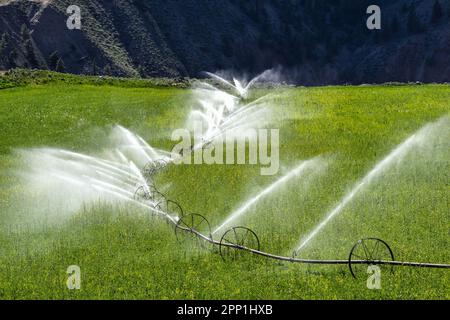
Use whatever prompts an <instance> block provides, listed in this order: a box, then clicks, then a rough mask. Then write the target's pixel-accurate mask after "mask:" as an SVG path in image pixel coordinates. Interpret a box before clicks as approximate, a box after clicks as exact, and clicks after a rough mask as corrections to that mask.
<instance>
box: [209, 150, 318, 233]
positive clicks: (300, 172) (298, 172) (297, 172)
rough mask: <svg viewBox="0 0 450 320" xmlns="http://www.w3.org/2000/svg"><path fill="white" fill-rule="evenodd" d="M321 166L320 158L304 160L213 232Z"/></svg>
mask: <svg viewBox="0 0 450 320" xmlns="http://www.w3.org/2000/svg"><path fill="white" fill-rule="evenodd" d="M321 167H323V160H321V159H320V158H314V159H310V160H307V161H303V162H302V163H300V164H299V165H298V166H297V167H295V168H294V169H292V170H290V171H289V172H288V173H287V174H286V175H284V176H283V177H281V178H279V179H278V180H277V181H275V182H274V183H272V184H271V185H269V186H268V187H267V188H265V189H264V190H263V191H261V192H260V193H258V194H257V195H255V196H253V197H251V198H250V199H248V200H247V201H246V202H245V203H244V204H243V205H242V206H241V207H240V208H239V209H237V210H236V211H234V212H232V213H231V214H230V215H229V216H228V217H227V218H226V219H225V221H224V222H223V223H221V224H220V225H219V226H218V227H216V228H215V229H214V231H213V233H212V234H215V233H217V232H218V231H219V230H221V229H223V228H224V227H226V226H227V225H229V224H230V223H231V222H233V221H235V220H236V219H238V218H239V217H241V216H242V215H244V214H245V213H246V212H247V211H248V210H249V209H250V208H251V207H252V206H254V205H255V204H256V203H257V202H258V201H260V200H261V199H262V198H264V197H266V196H269V195H271V194H273V193H274V192H276V191H277V189H279V188H280V187H281V186H282V185H284V184H286V183H288V182H289V181H290V180H293V179H294V178H297V179H298V178H301V177H302V176H304V175H305V174H307V173H308V170H309V169H314V170H316V169H318V168H321Z"/></svg>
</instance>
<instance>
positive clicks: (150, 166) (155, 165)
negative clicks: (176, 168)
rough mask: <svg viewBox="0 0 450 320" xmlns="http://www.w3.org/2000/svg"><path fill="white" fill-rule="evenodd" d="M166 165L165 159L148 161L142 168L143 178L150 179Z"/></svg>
mask: <svg viewBox="0 0 450 320" xmlns="http://www.w3.org/2000/svg"><path fill="white" fill-rule="evenodd" d="M166 166H167V161H165V160H162V159H159V160H155V161H150V162H148V163H147V164H146V165H145V166H144V168H143V169H142V173H143V175H144V177H145V178H147V179H148V180H151V179H152V178H153V176H154V175H156V174H157V173H158V172H159V171H160V170H162V169H164V168H165V167H166Z"/></svg>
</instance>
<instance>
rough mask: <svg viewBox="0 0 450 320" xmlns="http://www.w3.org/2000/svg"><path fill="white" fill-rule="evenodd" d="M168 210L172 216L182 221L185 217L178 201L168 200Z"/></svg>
mask: <svg viewBox="0 0 450 320" xmlns="http://www.w3.org/2000/svg"><path fill="white" fill-rule="evenodd" d="M166 208H167V213H168V214H170V215H176V216H177V217H179V218H180V219H181V218H182V217H183V216H184V212H183V208H182V207H181V206H180V205H179V204H178V202H176V201H173V200H167V203H166Z"/></svg>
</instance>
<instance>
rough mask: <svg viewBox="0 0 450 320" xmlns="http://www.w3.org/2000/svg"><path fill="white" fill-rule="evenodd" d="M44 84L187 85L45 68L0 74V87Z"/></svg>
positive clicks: (168, 81) (141, 86)
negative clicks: (86, 74) (80, 73)
mask: <svg viewBox="0 0 450 320" xmlns="http://www.w3.org/2000/svg"><path fill="white" fill-rule="evenodd" d="M44 84H71V85H76V84H86V85H97V86H100V85H109V86H117V87H122V88H127V87H129V88H154V87H179V88H184V87H187V86H188V85H189V80H188V79H187V78H186V79H185V78H179V79H170V78H151V79H138V78H134V79H130V78H116V77H108V76H78V75H73V74H68V73H59V72H53V71H45V70H29V69H12V70H9V71H7V72H5V73H4V74H2V75H0V89H6V88H13V87H21V86H26V85H44Z"/></svg>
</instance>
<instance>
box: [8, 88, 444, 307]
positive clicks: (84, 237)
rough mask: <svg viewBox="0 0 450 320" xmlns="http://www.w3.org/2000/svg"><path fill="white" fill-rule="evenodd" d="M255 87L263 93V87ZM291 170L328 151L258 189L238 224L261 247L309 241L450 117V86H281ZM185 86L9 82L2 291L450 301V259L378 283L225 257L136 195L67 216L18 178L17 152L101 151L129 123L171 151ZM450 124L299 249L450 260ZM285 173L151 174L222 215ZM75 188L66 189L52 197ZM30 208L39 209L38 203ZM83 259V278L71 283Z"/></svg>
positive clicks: (227, 169) (279, 249) (283, 152)
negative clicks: (404, 148) (406, 144)
mask: <svg viewBox="0 0 450 320" xmlns="http://www.w3.org/2000/svg"><path fill="white" fill-rule="evenodd" d="M263 93H264V92H263V91H261V92H259V93H258V94H260V95H261V94H263ZM272 93H274V95H273V96H272V98H270V99H271V105H272V109H273V110H272V114H273V123H272V124H271V127H272V128H279V129H280V142H281V147H280V163H281V172H280V173H279V176H280V177H281V176H282V175H283V173H285V172H287V171H288V170H289V169H290V168H292V167H294V166H296V165H297V164H298V163H299V162H300V161H302V160H306V159H310V158H313V157H316V156H321V157H322V159H324V161H325V162H326V163H327V166H326V168H325V169H323V170H322V171H321V172H320V173H317V174H316V175H314V176H313V177H312V178H311V179H297V180H296V179H294V180H292V181H290V182H289V183H287V184H286V185H285V186H283V187H281V188H279V189H278V190H276V191H275V192H273V193H272V194H270V196H267V197H265V198H263V199H262V200H261V201H260V202H258V204H257V205H255V206H253V207H252V208H251V210H250V211H249V212H248V213H247V214H246V215H245V216H244V217H243V218H241V219H240V220H239V221H237V222H236V225H244V226H248V227H251V228H252V229H253V230H254V231H255V232H256V233H257V234H258V236H259V238H260V240H261V247H262V249H263V250H264V251H268V252H272V253H276V254H283V255H291V254H292V250H293V249H294V248H295V247H296V246H297V245H298V243H299V241H300V239H301V238H302V237H304V236H305V235H306V234H307V233H308V232H309V231H311V230H312V229H313V228H314V227H315V226H316V225H317V224H318V223H319V222H320V221H321V220H322V219H323V218H324V217H325V215H326V213H327V212H329V210H330V209H332V208H333V207H335V206H336V204H338V203H339V201H340V200H341V199H342V198H343V197H344V196H345V194H346V193H347V192H348V191H349V190H350V189H351V188H352V187H353V186H354V185H355V184H356V183H357V182H358V181H359V180H360V179H361V178H363V177H364V176H365V174H366V173H367V172H368V171H369V170H371V168H373V167H374V166H375V165H376V163H377V162H378V161H380V160H382V159H383V158H384V157H385V156H386V155H387V154H389V153H390V152H391V150H392V149H394V148H395V147H396V146H397V145H399V144H400V143H402V142H403V141H404V140H405V139H407V138H408V137H409V136H410V135H411V134H413V133H414V132H416V131H417V130H419V129H420V128H421V127H422V126H424V125H425V124H427V123H429V122H434V121H437V120H438V119H440V118H442V117H445V116H447V117H448V116H450V86H448V85H412V86H407V85H404V86H360V87H350V86H349V87H318V88H280V89H274V90H272ZM190 94H191V92H190V90H189V89H182V88H165V87H159V88H158V87H154V88H133V87H127V88H124V87H122V86H120V85H113V86H110V85H90V84H64V83H59V82H56V83H50V84H46V85H32V84H26V85H24V86H22V87H16V88H8V89H3V90H0V123H1V131H0V137H1V139H0V243H1V246H0V298H1V299H42V298H44V299H90V298H93V299H366V298H367V299H408V298H414V299H422V298H423V299H431V298H433V299H449V298H450V290H449V289H450V272H449V271H448V270H437V269H435V270H432V269H411V268H396V269H395V270H394V273H391V272H389V270H387V269H386V270H385V269H382V289H381V290H369V289H367V287H366V279H367V277H362V278H360V279H358V280H355V279H353V278H352V277H351V275H350V274H349V272H348V267H347V266H345V265H343V266H317V265H298V264H289V263H281V262H277V261H273V260H267V259H264V258H255V257H254V256H248V255H245V256H242V257H240V258H239V259H237V260H236V261H232V262H224V261H223V260H222V259H221V257H220V255H219V254H217V253H214V252H209V251H207V250H203V249H201V248H199V246H198V245H197V242H196V241H195V240H193V239H189V238H188V239H185V241H184V242H182V243H179V242H177V240H176V237H175V234H174V229H173V227H172V226H169V225H168V224H166V223H165V222H163V221H161V220H159V219H155V218H152V217H151V216H150V215H149V214H148V213H147V212H145V210H143V209H140V208H137V207H136V206H134V205H132V204H125V203H124V204H121V205H112V204H107V203H101V202H97V203H94V204H88V205H87V206H86V207H85V208H84V209H82V210H79V211H78V212H74V213H73V214H72V215H70V216H67V215H66V216H64V217H61V218H60V219H59V218H58V217H57V213H56V215H55V212H53V211H54V210H55V209H54V208H52V203H51V202H50V201H39V200H37V199H35V198H34V195H33V194H30V193H28V192H27V191H26V189H24V188H23V187H22V184H21V180H20V179H19V178H18V175H17V172H20V170H21V168H22V166H23V165H24V164H23V163H21V162H19V161H18V159H17V156H16V153H15V150H16V149H26V148H35V147H58V148H65V149H69V150H73V151H77V152H85V153H89V154H90V153H92V154H95V153H96V152H98V151H99V150H100V149H101V148H102V147H103V143H104V141H105V139H106V137H107V135H108V130H109V129H110V127H111V126H112V125H114V124H121V125H123V126H124V127H127V128H129V129H131V130H133V131H134V132H137V133H138V134H140V135H141V136H142V137H144V138H145V139H146V141H148V142H149V143H150V144H151V145H152V146H156V147H158V148H162V149H166V150H170V149H171V147H172V145H173V142H172V141H170V134H171V132H172V130H174V129H175V128H181V127H183V125H184V123H185V119H186V117H187V115H188V113H189V111H190V110H191V105H190V103H189V100H190ZM449 160H450V128H449V121H448V119H447V121H444V122H442V123H441V125H440V127H439V130H438V134H437V135H436V136H433V137H429V142H428V141H427V142H426V143H425V147H424V149H417V150H412V151H411V152H410V153H408V154H407V155H406V156H405V157H404V159H403V160H402V161H401V162H399V163H396V165H395V166H394V167H392V168H390V169H389V170H386V172H384V173H383V174H382V175H381V176H380V177H377V179H376V180H375V181H372V183H371V184H370V185H369V186H368V188H366V189H364V192H361V193H360V194H358V195H357V197H355V199H354V201H352V202H351V203H350V204H349V205H348V206H347V207H346V208H345V209H344V210H343V211H342V213H340V214H339V215H338V216H336V217H335V219H333V221H332V222H330V223H329V224H328V225H327V226H326V227H325V228H324V229H323V230H322V231H321V233H320V234H318V236H317V237H316V238H315V239H314V240H313V241H311V243H310V245H309V246H308V247H306V248H305V250H304V251H302V253H301V256H302V257H305V258H321V259H335V258H338V259H346V258H347V256H348V253H349V251H350V249H351V247H352V245H353V244H354V243H355V242H356V241H357V240H358V239H360V238H363V237H366V236H372V237H379V238H381V239H383V240H385V241H386V242H388V243H389V244H390V246H391V248H392V249H393V251H394V253H395V254H396V258H397V259H398V260H407V261H423V262H440V263H450V254H449V250H448V248H449V245H450V242H449V229H450V210H449V206H450V204H449V203H450V192H449V191H450V189H449V188H450V162H449ZM277 177H278V176H275V177H274V176H261V175H260V174H259V167H258V166H251V165H213V166H208V165H197V166H194V165H191V166H188V165H184V166H171V167H169V168H168V169H167V170H165V171H163V172H162V173H161V174H160V175H158V177H157V184H158V185H159V186H162V187H164V189H165V194H166V195H167V197H168V198H170V199H174V200H176V201H178V202H179V203H180V204H182V206H183V208H185V210H187V211H189V212H196V213H201V214H203V215H204V216H206V217H207V218H208V220H209V221H210V223H211V225H212V226H217V225H218V224H220V222H221V221H223V219H224V218H225V217H226V216H227V215H228V214H229V213H230V212H232V211H234V210H235V209H237V208H238V207H239V206H240V205H241V204H242V203H244V202H245V200H246V199H248V198H249V197H250V196H253V195H255V194H256V193H258V191H260V190H262V189H264V187H265V186H268V185H270V184H271V183H272V182H273V181H275V180H276V179H277ZM52 196H55V197H58V198H64V197H67V198H70V194H67V195H60V194H59V195H49V198H51V197H52ZM30 208H32V210H31V209H30ZM69 265H79V266H80V267H81V272H82V289H81V290H68V289H67V287H66V279H67V274H66V269H67V267H68V266H69Z"/></svg>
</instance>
